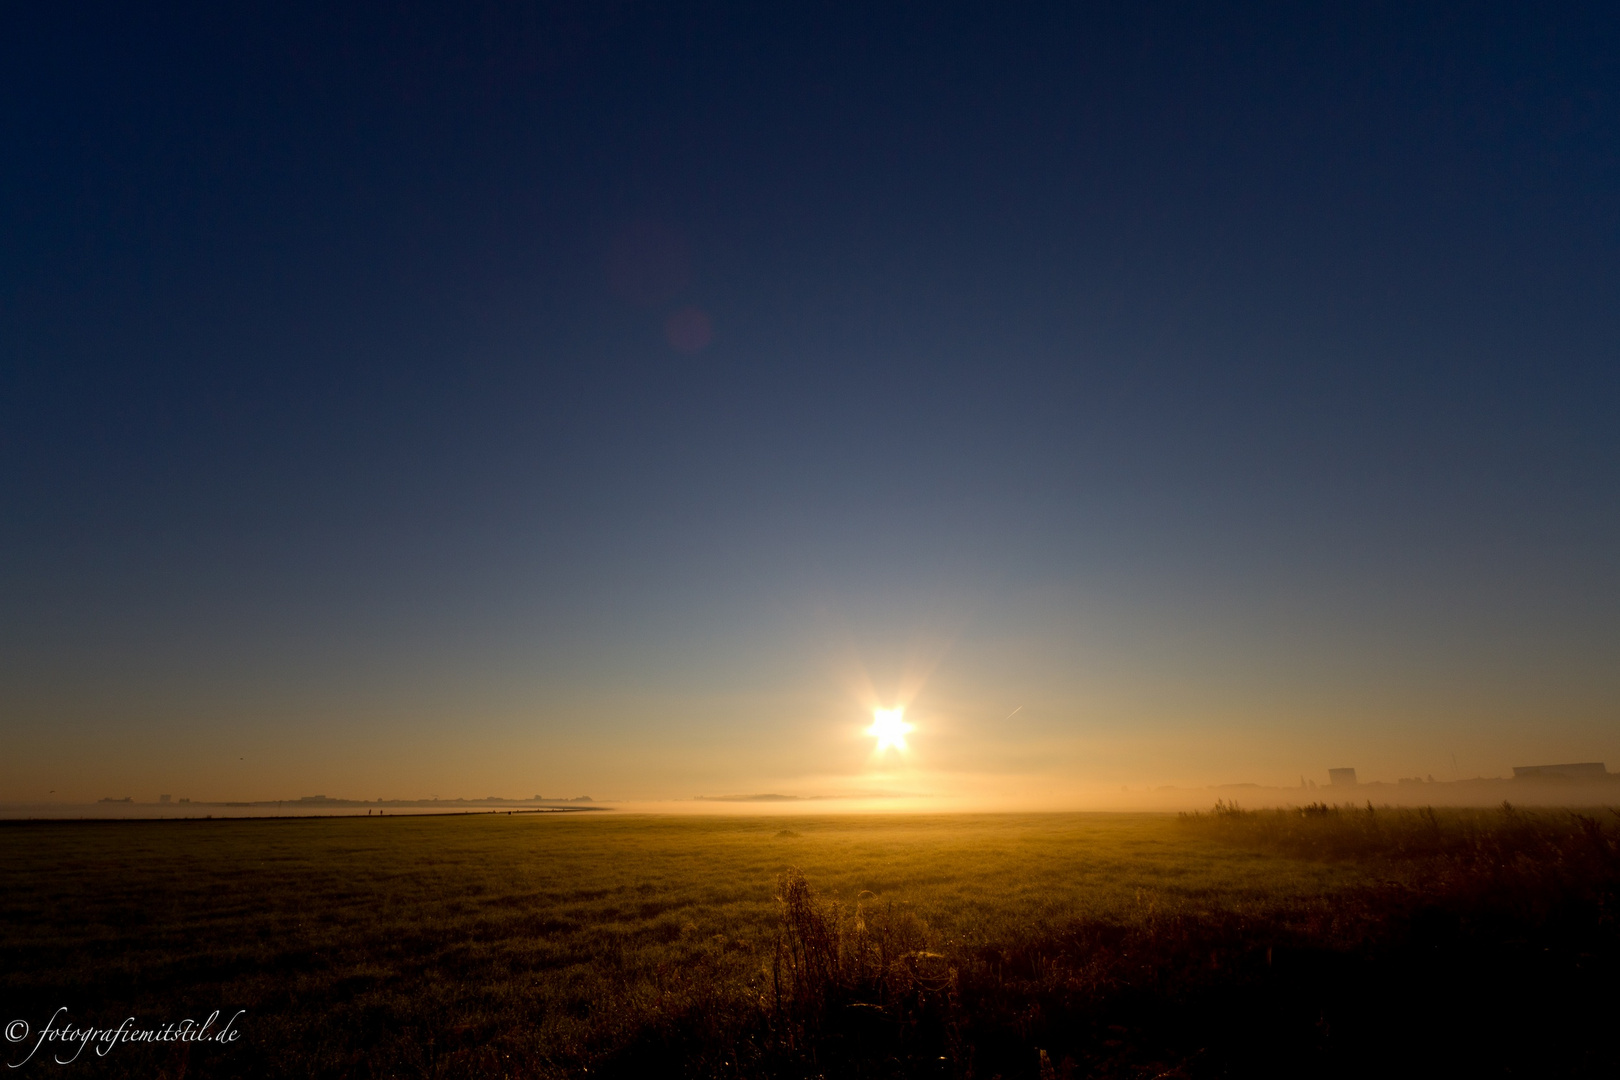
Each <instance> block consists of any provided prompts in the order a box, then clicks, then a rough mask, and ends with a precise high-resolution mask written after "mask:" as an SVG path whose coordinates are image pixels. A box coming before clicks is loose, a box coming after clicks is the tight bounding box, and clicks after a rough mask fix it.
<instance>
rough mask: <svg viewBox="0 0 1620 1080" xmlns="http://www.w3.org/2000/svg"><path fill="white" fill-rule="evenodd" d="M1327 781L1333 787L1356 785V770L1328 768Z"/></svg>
mask: <svg viewBox="0 0 1620 1080" xmlns="http://www.w3.org/2000/svg"><path fill="white" fill-rule="evenodd" d="M1328 783H1329V784H1332V785H1333V786H1334V787H1355V786H1356V770H1354V769H1329V770H1328Z"/></svg>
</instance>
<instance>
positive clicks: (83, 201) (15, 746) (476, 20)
mask: <svg viewBox="0 0 1620 1080" xmlns="http://www.w3.org/2000/svg"><path fill="white" fill-rule="evenodd" d="M0 145H3V147H4V149H3V152H0V505H3V507H4V514H3V515H0V656H3V659H0V710H3V716H0V723H3V725H4V730H5V732H6V734H5V735H4V738H5V739H6V740H7V741H8V742H9V743H10V744H11V745H10V749H9V751H8V752H7V753H6V754H5V755H4V756H5V757H6V758H7V759H8V761H7V765H6V766H5V769H6V771H5V772H4V773H3V774H0V797H3V798H10V799H22V798H35V797H40V796H42V795H44V794H45V793H46V791H47V790H57V791H65V792H71V793H73V794H74V795H76V796H84V797H94V796H99V795H101V794H108V793H116V794H120V795H121V794H127V793H131V792H133V793H135V794H137V795H138V796H140V797H150V793H148V792H147V791H146V789H147V788H152V789H153V791H154V792H155V791H156V790H157V789H158V788H162V789H163V790H165V791H168V790H170V789H171V788H176V789H185V790H188V791H191V792H192V793H194V794H197V795H199V796H206V795H219V796H222V797H223V796H254V797H262V796H269V797H274V796H276V795H286V794H293V793H294V791H293V790H291V789H295V788H296V789H301V788H303V787H304V786H310V787H312V788H318V787H323V786H324V787H327V788H334V789H338V790H340V791H347V792H348V793H350V794H357V795H359V794H363V795H366V796H375V795H383V794H387V795H412V794H424V793H428V792H429V791H432V792H434V793H439V792H440V791H441V789H442V791H443V793H446V794H452V793H454V794H469V795H471V794H485V793H488V792H486V791H484V790H482V789H484V788H490V789H492V790H498V791H500V793H505V794H532V793H533V792H532V791H530V790H528V789H530V788H534V789H536V790H542V789H547V788H551V787H557V786H558V785H563V786H568V785H573V786H581V787H584V786H588V787H590V788H592V789H593V790H606V791H610V792H620V793H623V794H655V795H662V794H691V793H694V792H696V791H699V790H711V789H713V790H720V789H725V788H728V787H729V788H735V789H746V788H750V787H752V786H753V785H754V784H755V783H756V782H758V783H774V784H777V785H778V786H780V785H783V784H792V783H794V782H798V783H800V784H801V786H804V785H808V786H809V787H815V786H816V785H818V784H819V785H821V786H823V787H825V786H826V785H827V784H828V783H833V782H834V781H837V780H838V778H845V779H848V780H849V782H850V783H852V784H855V783H858V782H860V778H861V777H862V776H864V775H867V774H868V773H869V772H870V771H871V768H872V767H871V764H870V763H869V762H867V761H866V760H865V758H863V757H862V756H861V754H862V751H860V749H859V746H858V745H857V744H858V743H859V740H858V739H856V740H853V741H852V740H850V739H848V738H846V735H847V733H848V731H850V730H853V729H852V725H857V726H858V724H859V723H861V722H862V721H861V720H860V716H861V714H862V711H863V710H864V709H865V708H867V707H868V706H869V705H871V704H874V703H891V702H893V701H895V700H898V698H899V697H901V696H905V697H907V698H909V699H911V700H912V709H913V715H914V717H916V718H917V720H918V722H919V729H920V730H919V732H918V735H917V737H916V739H915V740H914V747H915V754H916V758H915V760H913V761H912V763H911V767H912V768H913V769H914V770H920V772H918V773H917V775H923V774H926V775H927V776H930V777H933V778H934V780H935V781H937V782H938V783H947V781H944V780H939V778H940V777H949V776H956V777H959V778H968V779H965V780H963V782H964V783H968V782H969V781H970V780H971V783H973V784H980V785H981V786H982V785H984V784H988V785H990V786H991V787H994V786H995V783H997V782H998V781H996V780H995V778H996V777H1000V778H1004V779H1005V780H1006V782H1007V783H1008V784H1012V785H1014V786H1016V785H1017V784H1019V783H1022V782H1023V778H1028V777H1030V776H1034V775H1036V774H1039V775H1041V776H1047V775H1048V774H1051V775H1052V776H1060V777H1064V778H1067V780H1072V781H1073V782H1074V783H1077V784H1083V783H1097V784H1105V783H1106V784H1110V785H1116V786H1117V784H1119V783H1133V782H1141V783H1149V782H1155V781H1159V780H1170V781H1177V782H1182V781H1196V782H1211V781H1220V780H1231V779H1245V780H1246V779H1270V780H1292V779H1294V777H1295V774H1297V773H1302V772H1307V771H1311V772H1312V775H1315V774H1316V771H1319V770H1320V768H1323V767H1326V766H1328V765H1333V764H1343V763H1351V764H1354V763H1356V762H1360V763H1361V765H1362V767H1363V770H1364V772H1368V771H1370V772H1371V773H1373V774H1379V773H1381V772H1383V773H1388V774H1390V775H1391V776H1393V775H1394V774H1395V773H1396V772H1399V773H1400V774H1402V775H1405V774H1406V773H1407V772H1408V771H1411V772H1418V773H1427V772H1436V773H1441V772H1442V767H1443V770H1444V772H1446V773H1449V772H1450V771H1451V770H1452V765H1451V762H1450V755H1451V754H1456V755H1457V756H1458V757H1459V758H1460V759H1463V764H1462V765H1459V766H1458V769H1460V770H1461V771H1462V772H1464V773H1469V774H1471V773H1473V772H1481V771H1483V772H1485V773H1487V774H1491V773H1496V772H1501V771H1504V770H1505V768H1506V766H1507V765H1509V764H1518V763H1523V762H1521V761H1519V760H1518V758H1519V757H1521V756H1533V757H1537V758H1540V757H1549V758H1556V759H1563V758H1565V757H1576V758H1580V759H1587V758H1599V757H1605V756H1607V758H1608V759H1611V760H1612V761H1614V762H1615V764H1616V767H1620V697H1617V693H1620V675H1617V674H1616V672H1617V670H1620V558H1617V555H1616V553H1617V552H1620V503H1617V493H1620V423H1617V420H1620V373H1617V363H1616V361H1617V357H1620V14H1617V12H1616V9H1614V8H1613V7H1612V6H1610V5H1591V6H1578V5H1567V6H1548V5H1539V6H1527V5H1481V4H1467V5H1463V4H1457V5H1450V6H1441V5H1411V4H1389V5H1382V6H1378V5H1369V4H1353V5H1352V4H1345V5H1337V6H1305V5H1276V6H1260V5H1247V6H1242V7H1231V6H1226V5H1220V6H1216V5H1209V6H1204V7H1198V6H1193V5H1184V4H1177V5H1144V4H1120V5H1114V6H1103V5H1082V4H1068V5H1051V6H1048V7H1045V8H1037V7H1033V6H1032V7H1028V8H1025V9H1023V10H1020V11H1010V10H1007V9H1006V8H1005V6H1004V5H982V6H977V7H969V6H961V5H953V6H949V7H947V6H943V5H938V4H918V5H909V6H908V5H898V4H892V5H871V4H858V5H857V4H851V5H847V6H842V7H840V6H834V5H780V4H763V5H747V6H743V5H737V6H728V5H696V4H693V5H673V4H664V5H660V4H645V3H644V4H634V3H629V4H618V5H608V4H595V3H583V2H582V3H577V4H571V5H569V4H565V5H553V6H539V7H535V6H525V5H517V4H501V5H485V6H482V7H480V6H478V5H475V4H471V3H459V4H446V5H439V6H435V5H429V4H414V5H399V6H388V7H382V6H378V7H368V6H364V5H359V4H346V5H340V6H338V7H336V8H334V6H333V5H329V4H323V5H302V6H300V5H295V4H286V3H278V4H264V5H258V6H256V7H253V6H246V5H243V6H240V7H235V6H233V9H232V10H223V9H221V8H220V7H219V6H218V5H208V6H201V5H199V6H197V7H195V8H194V9H191V10H184V9H181V8H179V7H174V8H171V9H170V10H167V11H163V12H152V11H138V10H133V9H130V8H128V7H127V6H117V7H114V6H108V7H107V8H105V9H103V10H97V9H94V8H91V7H89V6H85V7H81V8H79V9H76V10H72V9H69V8H68V6H66V5H43V4H41V5H34V6H32V7H31V8H22V7H17V8H13V9H12V10H11V11H10V12H9V13H8V16H7V19H6V32H5V33H4V34H3V35H0ZM924 669H926V670H927V671H929V672H931V674H930V676H929V678H928V679H927V680H926V682H924V681H922V680H921V676H920V674H919V672H921V671H922V670H924ZM861 671H864V672H865V675H866V676H867V677H869V679H870V682H871V686H870V693H869V695H868V696H870V695H875V698H873V700H871V701H868V700H865V699H864V698H863V694H868V692H867V691H864V690H858V689H851V687H852V686H857V685H858V684H861V678H860V677H859V675H858V674H857V673H858V672H861ZM919 686H920V687H921V689H920V690H919V689H918V687H919ZM1019 705H1023V706H1025V707H1026V708H1025V709H1024V711H1023V712H1021V713H1019V714H1018V715H1017V716H1015V717H1014V720H1013V721H1012V722H1006V721H1002V720H1001V719H1000V718H1001V717H1002V716H1004V715H1005V713H1006V712H1007V711H1008V710H1011V709H1013V708H1014V707H1016V706H1019ZM930 734H932V735H933V736H934V738H933V741H932V742H930V739H929V737H928V736H929V735H930ZM852 747H853V749H852ZM1330 757H1331V758H1333V760H1331V761H1330V760H1328V758H1330ZM1340 759H1349V760H1347V761H1341V760H1340ZM238 763H242V764H241V765H240V766H239V765H238ZM253 763H256V767H255V765H254V764H253ZM890 765H892V763H889V764H887V765H884V766H883V769H889V767H890ZM891 771H892V770H891ZM987 777H988V778H989V779H986V778H987ZM828 778H832V779H830V780H829V779H828ZM919 782H921V781H919ZM1051 782H1052V784H1053V785H1055V788H1056V787H1061V786H1062V782H1060V781H1059V780H1052V781H1051ZM947 786H948V783H947ZM372 787H377V788H379V790H377V791H372V790H370V789H371V788H372ZM36 788H37V789H40V790H37V791H36V790H35V789H36ZM125 788H128V789H130V791H125V790H123V789H125ZM1055 788H1054V790H1055ZM104 789H105V790H104ZM115 789H116V790H115ZM808 789H809V788H808V787H807V788H806V790H808Z"/></svg>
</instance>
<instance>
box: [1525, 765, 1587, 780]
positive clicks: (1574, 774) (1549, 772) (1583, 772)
mask: <svg viewBox="0 0 1620 1080" xmlns="http://www.w3.org/2000/svg"><path fill="white" fill-rule="evenodd" d="M1608 778H1609V770H1608V769H1606V768H1604V767H1603V762H1601V761H1581V762H1577V763H1575V764H1573V765H1515V766H1513V779H1515V780H1607V779H1608Z"/></svg>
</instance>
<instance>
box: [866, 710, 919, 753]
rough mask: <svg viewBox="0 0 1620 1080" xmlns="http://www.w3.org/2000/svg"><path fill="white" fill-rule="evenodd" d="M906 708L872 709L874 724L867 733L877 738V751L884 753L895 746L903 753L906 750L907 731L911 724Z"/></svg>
mask: <svg viewBox="0 0 1620 1080" xmlns="http://www.w3.org/2000/svg"><path fill="white" fill-rule="evenodd" d="M905 714H906V710H904V709H874V710H873V711H872V726H871V727H869V728H867V729H866V733H867V734H868V735H870V736H872V737H873V738H875V739H877V752H878V753H880V754H881V753H883V751H885V750H887V749H888V748H889V747H891V746H892V747H894V748H895V749H896V750H899V751H900V752H901V753H905V750H906V732H908V731H910V730H911V725H910V724H908V723H906V721H905V719H904V718H905Z"/></svg>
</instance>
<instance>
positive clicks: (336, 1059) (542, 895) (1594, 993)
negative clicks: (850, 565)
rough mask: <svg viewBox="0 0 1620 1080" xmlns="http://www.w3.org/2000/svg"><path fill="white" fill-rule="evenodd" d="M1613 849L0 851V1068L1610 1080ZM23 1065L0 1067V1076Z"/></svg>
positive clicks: (178, 832)
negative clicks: (126, 1041) (62, 1009)
mask: <svg viewBox="0 0 1620 1080" xmlns="http://www.w3.org/2000/svg"><path fill="white" fill-rule="evenodd" d="M1617 827H1620V818H1617V817H1616V816H1615V815H1614V814H1612V813H1610V812H1607V811H1605V812H1604V814H1603V815H1602V816H1601V817H1599V816H1595V815H1589V814H1588V815H1581V814H1572V813H1568V812H1554V811H1538V812H1534V813H1527V812H1521V811H1517V810H1514V809H1512V808H1499V809H1495V810H1488V811H1433V812H1431V811H1406V810H1376V811H1374V810H1371V809H1369V808H1365V807H1363V808H1360V809H1356V808H1349V807H1344V808H1333V807H1325V806H1316V807H1309V808H1306V809H1304V810H1294V811H1287V812H1271V811H1266V812H1260V813H1248V812H1244V811H1241V810H1238V809H1236V808H1234V807H1228V806H1220V807H1217V809H1216V811H1215V812H1213V813H1210V814H1203V815H1184V816H1181V817H1173V816H1168V815H1160V816H1154V815H1096V814H1094V815H1030V816H1015V815H983V816H911V817H830V816H829V817H821V818H798V819H791V820H789V819H783V818H771V819H742V818H723V817H714V818H659V817H629V816H626V817H615V816H610V815H601V816H592V817H591V818H589V819H584V818H561V817H539V818H536V817H519V816H513V817H506V816H498V817H479V818H453V819H448V818H390V819H381V820H378V819H370V820H368V819H364V818H361V819H353V818H349V819H316V820H293V821H257V822H255V821H212V822H207V821H205V822H197V821H193V822H142V823H71V824H48V823H29V824H11V825H7V826H4V827H3V828H0V870H3V879H0V880H3V884H0V912H3V917H0V1023H9V1022H10V1021H12V1020H14V1019H18V1018H20V1019H24V1020H26V1021H27V1022H28V1023H29V1024H30V1025H31V1026H32V1027H33V1028H34V1029H36V1030H37V1028H38V1027H39V1026H40V1025H41V1024H43V1023H44V1022H45V1021H46V1020H47V1019H48V1018H49V1016H50V1015H51V1013H52V1012H54V1011H55V1010H56V1009H57V1008H58V1007H59V1006H66V1007H67V1008H68V1010H69V1014H70V1018H71V1019H73V1020H74V1021H75V1022H77V1023H80V1024H83V1023H87V1022H90V1023H94V1024H95V1025H96V1026H98V1027H102V1026H116V1025H117V1024H118V1022H119V1021H120V1020H122V1019H123V1018H124V1017H126V1016H134V1017H136V1019H137V1020H138V1021H140V1023H141V1025H142V1026H147V1027H156V1026H160V1024H162V1023H165V1022H168V1021H174V1020H179V1019H182V1018H185V1017H196V1018H200V1017H202V1016H206V1015H207V1014H208V1013H209V1012H211V1011H212V1010H214V1009H220V1010H222V1011H223V1013H224V1015H225V1016H229V1015H230V1014H231V1013H233V1012H234V1011H235V1010H237V1009H246V1010H247V1012H246V1014H245V1015H244V1016H243V1018H242V1019H241V1021H239V1027H240V1028H241V1030H242V1032H243V1037H242V1039H241V1040H240V1041H238V1042H237V1043H235V1044H233V1045H232V1046H229V1047H219V1046H211V1045H198V1046H194V1047H190V1048H189V1049H188V1048H187V1047H184V1046H175V1045H168V1046H159V1047H150V1046H131V1045H124V1046H118V1047H116V1048H114V1049H112V1050H111V1051H110V1052H109V1053H107V1054H106V1056H105V1057H103V1058H95V1059H92V1054H93V1051H90V1052H86V1053H85V1054H83V1055H82V1056H81V1057H80V1059H79V1060H78V1061H76V1062H75V1063H74V1064H73V1065H71V1066H57V1065H54V1064H51V1063H49V1062H48V1061H46V1060H44V1059H43V1056H42V1057H41V1058H38V1059H36V1060H35V1061H33V1062H31V1063H30V1064H29V1065H28V1066H27V1067H26V1068H25V1069H21V1070H17V1072H18V1073H23V1072H27V1071H29V1070H33V1071H35V1072H49V1073H53V1074H54V1073H55V1072H56V1071H57V1070H58V1069H64V1068H66V1069H71V1070H74V1071H76V1072H79V1073H84V1074H87V1075H98V1076H102V1075H105V1076H142V1077H155V1076H169V1077H179V1076H181V1075H185V1076H191V1077H199V1076H200V1077H211V1076H243V1077H289V1076H318V1077H382V1076H400V1077H494V1076H513V1077H553V1076H556V1077H561V1076H585V1075H589V1076H598V1075H600V1076H610V1077H611V1076H626V1077H631V1076H633V1077H662V1076H670V1077H679V1076H692V1077H708V1076H741V1077H810V1076H827V1077H844V1076H850V1077H864V1076H872V1077H887V1076H941V1077H984V1078H990V1077H994V1076H997V1075H1000V1076H1003V1077H1006V1078H1009V1080H1011V1078H1013V1077H1043V1078H1044V1077H1064V1076H1067V1077H1082V1076H1086V1077H1127V1076H1129V1077H1137V1076H1141V1077H1155V1076H1156V1077H1203V1076H1266V1075H1299V1074H1301V1073H1311V1074H1315V1075H1327V1076H1334V1075H1345V1076H1349V1075H1368V1074H1373V1073H1375V1074H1378V1075H1429V1076H1435V1075H1480V1076H1487V1075H1533V1076H1548V1075H1559V1076H1585V1075H1591V1076H1599V1075H1602V1076H1612V1075H1616V1071H1617V1066H1620V1050H1617V1048H1616V1046H1615V1043H1614V1040H1613V1039H1612V1038H1610V1037H1609V1035H1608V1034H1607V1031H1608V1028H1609V1025H1610V1023H1611V1017H1612V1015H1613V1012H1614V1008H1615V1006H1616V1004H1620V994H1617V991H1616V988H1615V987H1616V980H1615V971H1616V969H1615V961H1616V959H1617V958H1620V932H1617V926H1616V920H1615V916H1616V911H1617V903H1620V831H1617ZM26 1045H27V1044H26V1043H20V1044H16V1045H15V1046H14V1045H12V1044H0V1049H6V1050H8V1051H13V1056H12V1058H10V1059H8V1063H9V1061H10V1060H19V1059H21V1057H22V1056H23V1053H22V1049H21V1048H23V1047H26Z"/></svg>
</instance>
